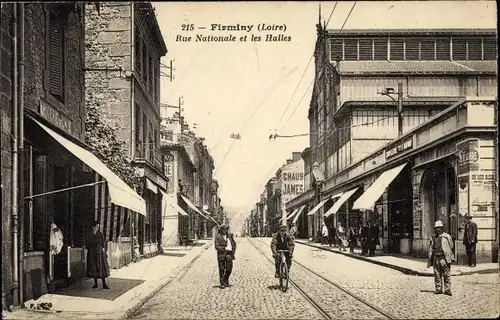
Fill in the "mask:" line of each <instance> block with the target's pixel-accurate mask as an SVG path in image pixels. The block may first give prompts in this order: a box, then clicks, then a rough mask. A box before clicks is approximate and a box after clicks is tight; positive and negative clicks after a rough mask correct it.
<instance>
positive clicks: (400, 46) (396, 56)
mask: <svg viewBox="0 0 500 320" xmlns="http://www.w3.org/2000/svg"><path fill="white" fill-rule="evenodd" d="M390 41H391V44H390V49H391V60H404V58H405V53H404V41H405V40H404V39H402V38H391V39H390Z"/></svg>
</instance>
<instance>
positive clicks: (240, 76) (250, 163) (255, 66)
mask: <svg viewBox="0 0 500 320" xmlns="http://www.w3.org/2000/svg"><path fill="white" fill-rule="evenodd" d="M354 3H355V2H347V1H346V2H343V1H339V2H338V3H337V5H336V8H335V10H333V8H334V6H335V4H336V3H335V2H333V1H332V2H321V3H320V2H312V1H311V2H260V1H259V2H253V3H252V2H235V3H228V2H216V3H207V2H204V3H196V2H155V3H153V6H154V7H155V11H156V17H157V20H158V23H159V26H160V30H161V32H162V35H163V38H164V40H165V43H166V45H167V49H168V53H167V55H166V56H165V57H163V58H162V63H163V64H164V65H169V64H170V61H171V60H173V66H174V72H173V73H174V79H173V80H172V81H170V80H169V79H167V78H166V77H162V79H161V101H162V103H169V104H171V105H177V104H178V99H179V97H180V96H183V101H184V105H183V108H184V111H183V112H184V116H185V117H186V121H187V122H188V123H189V124H191V127H193V123H196V124H197V125H196V129H195V130H194V131H195V132H196V134H197V135H198V136H200V137H204V138H205V143H206V145H207V146H208V148H209V150H210V152H211V155H212V157H213V158H214V161H215V167H216V168H215V172H214V174H215V178H216V179H217V180H218V182H219V186H220V192H219V196H220V197H221V199H222V205H223V206H224V207H225V208H226V209H228V210H229V214H231V215H233V219H232V223H231V225H232V226H234V228H235V229H238V230H234V231H239V225H240V224H241V223H242V222H243V220H244V219H245V218H246V217H247V216H248V214H249V212H250V210H251V209H252V208H253V206H254V205H255V203H256V202H257V201H259V197H260V194H261V193H262V192H263V191H264V185H265V183H266V182H267V181H268V180H269V179H270V178H271V177H273V176H274V174H275V172H276V171H277V169H278V168H279V167H280V166H281V165H283V164H284V163H285V162H286V159H287V158H290V157H291V154H292V152H294V151H299V152H300V151H302V150H303V149H304V148H306V147H307V146H308V145H309V137H307V136H305V137H299V138H281V139H280V138H278V139H276V140H272V141H269V135H270V134H271V133H278V134H282V135H289V134H302V133H308V132H309V121H308V119H307V110H308V108H309V102H310V99H311V90H312V83H313V82H312V81H313V78H314V59H313V60H312V61H311V63H310V64H309V66H308V62H309V61H310V59H311V56H312V54H313V51H314V44H315V41H316V27H315V25H316V24H317V23H318V18H319V17H318V15H319V4H321V17H322V18H321V19H322V21H328V20H329V23H328V26H327V27H328V28H329V29H341V28H342V25H344V23H345V26H344V29H371V28H384V29H391V28H408V29H413V28H431V29H432V28H496V3H495V2H494V1H398V2H389V1H387V2H386V1H383V2H380V1H358V2H356V4H355V6H354V9H352V8H353V5H354ZM351 9H352V13H351V15H350V16H349V18H348V19H347V21H346V18H347V16H348V15H349V12H350V10H351ZM332 12H333V13H332ZM330 16H331V18H330V19H329V17H330ZM261 23H264V24H267V25H281V26H283V25H285V26H286V30H285V31H279V30H278V31H272V32H259V31H257V30H255V29H257V25H258V24H261ZM183 24H184V25H188V27H189V25H190V24H193V26H194V30H193V31H183V30H182V27H183ZM212 24H221V25H236V24H240V25H254V27H253V29H252V30H251V32H242V31H211V30H210V26H211V25H212ZM198 27H205V28H206V29H198ZM267 33H274V35H279V34H283V35H284V36H290V37H291V41H289V42H285V41H282V42H265V41H261V42H256V41H250V37H251V34H255V35H260V34H267ZM197 34H201V35H216V36H228V35H234V36H236V38H237V41H236V42H229V43H221V42H195V41H190V42H188V41H176V40H178V39H177V37H178V36H183V37H189V36H191V37H192V38H195V37H196V35H197ZM245 34H247V35H248V36H247V37H248V38H247V41H246V42H245V41H239V38H240V36H243V35H245ZM306 66H308V68H307V69H306ZM162 71H163V72H165V73H168V72H169V70H168V69H165V68H164V69H163V70H162ZM294 93H295V94H294ZM172 110H174V109H172ZM231 133H239V134H240V136H241V140H235V139H231V138H230V135H231Z"/></svg>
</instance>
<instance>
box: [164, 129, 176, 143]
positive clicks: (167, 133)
mask: <svg viewBox="0 0 500 320" xmlns="http://www.w3.org/2000/svg"><path fill="white" fill-rule="evenodd" d="M165 140H168V141H174V133H173V132H172V131H171V130H168V131H165Z"/></svg>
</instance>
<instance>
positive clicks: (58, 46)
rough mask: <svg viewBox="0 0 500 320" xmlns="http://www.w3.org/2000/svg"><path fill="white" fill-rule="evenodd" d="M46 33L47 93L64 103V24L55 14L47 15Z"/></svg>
mask: <svg viewBox="0 0 500 320" xmlns="http://www.w3.org/2000/svg"><path fill="white" fill-rule="evenodd" d="M48 33H49V37H48V38H49V43H48V50H49V52H48V60H49V61H48V72H49V92H50V94H51V95H52V96H53V97H54V98H56V99H57V100H59V101H61V102H64V74H65V63H64V60H65V59H64V22H63V21H62V19H61V18H60V16H59V14H57V13H55V12H51V13H50V15H49V32H48Z"/></svg>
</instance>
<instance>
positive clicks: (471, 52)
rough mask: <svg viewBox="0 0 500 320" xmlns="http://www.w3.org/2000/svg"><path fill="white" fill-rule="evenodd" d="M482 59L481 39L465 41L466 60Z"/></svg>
mask: <svg viewBox="0 0 500 320" xmlns="http://www.w3.org/2000/svg"><path fill="white" fill-rule="evenodd" d="M482 59H483V43H482V41H481V38H471V39H467V60H482Z"/></svg>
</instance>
